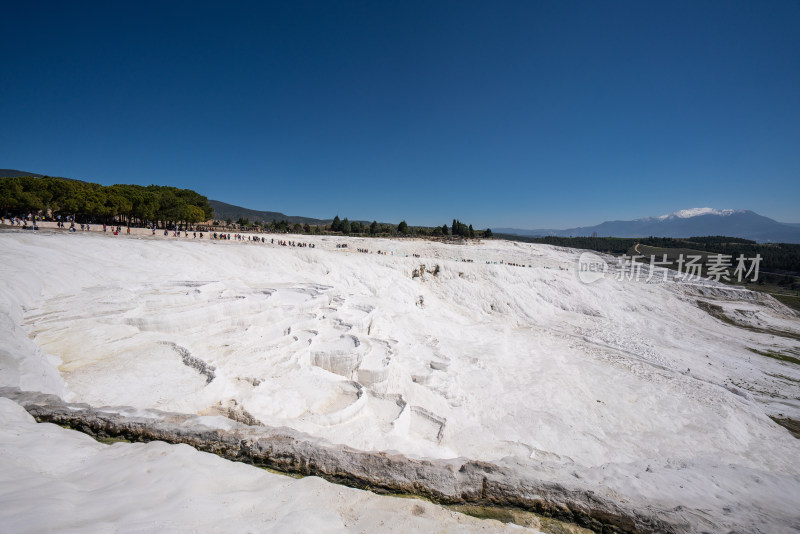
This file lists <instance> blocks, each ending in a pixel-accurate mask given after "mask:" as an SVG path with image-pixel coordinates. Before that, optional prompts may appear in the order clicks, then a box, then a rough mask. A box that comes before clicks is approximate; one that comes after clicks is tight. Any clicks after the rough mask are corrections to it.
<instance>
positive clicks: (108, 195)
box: [0, 176, 214, 226]
mask: <svg viewBox="0 0 800 534" xmlns="http://www.w3.org/2000/svg"><path fill="white" fill-rule="evenodd" d="M0 209H2V213H3V214H13V215H27V214H28V213H32V214H38V213H43V214H46V215H48V214H49V216H52V217H56V216H58V215H62V216H74V217H75V218H76V220H78V221H87V222H88V221H93V222H105V223H112V222H120V223H124V224H127V225H130V224H139V225H142V226H149V225H150V224H152V223H156V222H158V223H160V224H161V225H163V226H167V225H172V224H177V223H182V224H195V223H199V222H202V221H207V220H210V219H211V218H212V217H213V215H214V210H213V209H212V208H211V205H210V204H209V202H208V199H207V198H206V197H204V196H203V195H201V194H199V193H197V192H195V191H192V190H191V189H178V188H177V187H166V186H158V185H150V186H146V187H145V186H141V185H111V186H103V185H100V184H92V183H87V182H79V181H77V180H65V179H61V178H50V177H47V176H45V177H43V178H34V177H30V176H24V177H18V178H0Z"/></svg>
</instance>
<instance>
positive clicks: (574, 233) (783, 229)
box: [0, 169, 800, 243]
mask: <svg viewBox="0 0 800 534" xmlns="http://www.w3.org/2000/svg"><path fill="white" fill-rule="evenodd" d="M17 176H35V177H41V176H42V175H41V174H36V173H33V172H25V171H18V170H13V169H0V177H17ZM64 179H65V180H72V178H64ZM78 181H80V180H78ZM209 203H210V204H211V207H212V208H214V219H216V220H226V219H231V220H233V221H236V220H238V219H240V218H245V219H249V220H250V221H251V222H255V221H259V222H265V223H269V222H272V221H273V220H275V221H283V220H285V221H287V222H289V223H290V224H295V223H298V224H311V225H317V224H330V223H331V221H332V220H331V219H314V218H312V217H303V216H299V215H285V214H283V213H281V212H278V211H261V210H253V209H249V208H243V207H241V206H235V205H233V204H228V203H226V202H222V201H220V200H209ZM362 222H366V223H367V224H369V221H362ZM493 231H494V233H495V234H511V235H520V236H529V237H546V236H556V237H588V236H592V235H595V234H596V235H597V236H598V237H634V238H635V237H650V236H653V237H693V236H709V235H723V236H729V237H741V238H744V239H752V240H754V241H758V242H760V243H800V223H780V222H778V221H776V220H774V219H770V218H769V217H764V216H763V215H759V214H758V213H755V212H752V211H749V210H730V209H724V210H717V209H712V208H694V209H688V210H681V211H676V212H675V213H671V214H669V215H661V216H660V217H645V218H643V219H634V220H632V221H606V222H604V223H601V224H598V225H596V226H582V227H578V228H567V229H566V230H553V229H538V230H524V229H520V228H494V229H493Z"/></svg>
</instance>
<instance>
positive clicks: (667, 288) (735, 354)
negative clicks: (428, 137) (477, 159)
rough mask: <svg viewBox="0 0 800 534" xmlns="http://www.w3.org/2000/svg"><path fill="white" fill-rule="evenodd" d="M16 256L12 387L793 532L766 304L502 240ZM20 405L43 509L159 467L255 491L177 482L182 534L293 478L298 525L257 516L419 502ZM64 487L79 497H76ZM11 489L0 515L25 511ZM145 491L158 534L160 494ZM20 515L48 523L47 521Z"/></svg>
mask: <svg viewBox="0 0 800 534" xmlns="http://www.w3.org/2000/svg"><path fill="white" fill-rule="evenodd" d="M271 239H275V240H276V241H277V240H278V239H289V240H297V241H303V242H307V243H314V244H315V245H316V246H315V247H314V248H310V247H307V248H295V247H282V246H278V245H277V244H271V243H270V240H271ZM344 243H346V244H347V248H337V244H344ZM357 249H368V250H369V253H361V252H357ZM379 250H380V251H382V252H386V254H380V255H379V254H377V251H379ZM0 251H1V252H2V262H0V273H2V278H0V300H1V301H2V302H0V328H2V330H0V340H2V343H1V344H0V386H15V387H19V388H21V389H25V390H33V391H43V392H48V393H56V394H58V395H60V396H61V397H62V398H64V399H65V400H67V401H70V402H86V403H89V404H91V405H93V406H103V405H108V406H119V405H124V406H133V407H136V408H157V409H161V410H166V411H174V412H185V413H194V414H201V415H209V416H220V415H223V416H227V417H230V418H234V419H238V420H240V421H242V420H244V421H248V422H250V423H251V424H252V423H255V424H258V423H260V424H264V425H268V426H286V427H291V428H294V429H296V430H299V431H302V432H304V433H307V434H310V435H313V436H319V437H322V438H325V439H327V440H329V441H331V442H333V443H338V444H343V445H349V446H351V447H354V448H358V449H363V450H383V451H395V452H399V453H402V454H405V455H407V456H413V457H429V458H454V457H465V458H470V459H476V460H487V461H493V462H498V463H503V464H506V465H513V466H515V469H519V470H521V471H525V472H529V473H532V474H534V475H535V476H536V477H539V478H542V479H546V480H553V481H569V483H570V484H572V485H574V484H578V485H580V486H582V487H585V488H586V489H589V490H592V491H595V492H596V493H598V494H601V495H603V496H605V497H607V498H610V499H612V500H618V501H620V502H626V503H635V504H636V505H637V506H641V507H643V508H645V507H654V508H657V509H660V510H667V511H670V513H674V514H675V515H676V516H677V517H681V518H683V519H685V520H687V521H689V522H690V523H691V524H692V525H693V528H695V529H696V530H697V531H703V530H706V531H712V532H717V531H718V532H728V531H729V530H732V529H737V530H741V531H748V532H782V531H785V532H790V531H793V530H794V529H796V528H800V513H799V512H798V506H797V503H798V495H800V441H798V440H797V439H795V438H794V437H793V436H792V435H791V434H790V433H789V432H788V431H787V430H786V429H784V428H782V427H781V426H779V425H777V424H776V423H774V422H773V420H772V419H771V418H770V417H769V416H774V417H790V418H794V419H800V400H799V399H800V366H798V365H796V364H794V363H792V362H790V361H780V360H778V359H775V358H770V357H767V356H763V355H760V354H758V353H756V352H754V350H753V349H755V350H758V351H761V352H765V353H774V354H784V355H788V356H790V357H793V358H800V341H798V336H800V320H799V319H798V317H797V316H796V315H795V314H794V313H792V312H791V311H789V310H788V309H787V308H785V307H783V306H781V305H780V304H778V303H777V302H776V301H774V300H772V299H771V298H765V297H760V296H758V295H757V294H754V293H751V292H748V291H741V290H737V289H733V288H730V287H726V286H721V285H718V284H713V283H707V284H703V285H701V286H696V285H686V284H680V283H676V282H672V281H670V282H666V283H645V282H644V281H634V280H624V281H617V280H616V279H615V278H614V276H613V275H608V276H606V277H605V278H603V279H601V280H599V281H597V282H594V283H591V284H584V283H581V281H580V280H579V279H578V276H577V272H576V270H577V261H578V257H579V255H580V251H574V250H568V249H561V248H555V247H549V246H545V245H531V244H521V243H512V242H506V241H499V240H498V241H484V242H482V243H469V244H442V243H434V242H428V241H422V240H411V239H408V240H381V239H359V238H343V237H342V238H334V237H309V236H286V235H282V236H267V243H266V244H262V243H258V244H255V243H252V242H247V241H245V242H237V241H234V240H231V241H226V242H215V241H209V240H203V241H199V240H193V239H192V238H191V237H190V238H188V239H186V238H172V237H170V238H164V237H160V238H149V236H136V235H134V236H130V237H127V236H118V237H113V236H110V235H99V234H95V233H94V232H93V233H91V234H86V233H83V234H72V235H67V234H64V233H62V234H57V233H47V232H43V233H40V234H38V235H32V234H29V233H24V234H23V233H21V232H17V233H14V232H6V233H3V234H0ZM417 256H418V257H417ZM463 260H471V261H463ZM509 264H514V265H509ZM435 271H436V274H434V272H435ZM415 275H416V276H415ZM655 279H660V277H655ZM698 301H699V302H701V303H707V304H708V305H711V306H712V307H713V306H719V307H720V310H721V312H720V313H724V314H726V315H725V316H730V317H732V318H733V321H734V322H739V323H741V324H746V325H749V326H750V327H751V328H742V327H739V326H735V325H734V324H730V323H729V322H725V321H723V320H720V319H719V318H718V317H715V316H714V315H713V314H711V313H709V312H708V311H707V310H706V309H702V308H701V307H700V306H698ZM707 309H708V308H707ZM714 309H716V308H714ZM3 409H4V411H3V414H4V415H3V417H4V418H6V419H5V420H4V423H3V427H4V432H6V433H8V430H5V427H6V425H7V424H9V425H10V424H12V423H13V424H14V425H16V426H15V428H18V430H17V432H18V433H19V434H20V436H22V437H20V438H19V439H13V440H10V439H9V438H8V437H7V436H4V438H3V442H2V445H3V447H5V448H7V449H15V447H16V446H17V445H18V446H19V447H21V448H27V450H26V451H23V452H17V453H15V454H18V455H19V458H20V460H19V462H18V464H19V473H18V475H14V476H15V477H16V478H15V480H17V479H25V478H26V477H29V478H30V479H31V480H32V482H31V483H30V485H26V486H24V487H25V488H26V490H25V491H30V492H31V493H35V492H36V491H38V490H41V488H40V487H39V486H42V485H43V483H42V481H41V477H43V476H48V477H53V478H54V479H55V480H57V481H58V483H57V484H54V485H53V487H52V488H51V489H49V490H46V491H45V490H43V491H44V495H45V496H46V504H45V505H44V506H53V507H55V508H56V509H61V508H60V507H73V506H76V502H75V500H76V499H77V500H78V501H79V503H84V502H89V501H91V500H92V499H94V498H98V499H110V500H114V499H123V496H124V495H125V492H126V491H130V492H132V494H133V495H134V496H133V497H131V502H130V503H129V504H130V506H136V504H135V501H136V500H137V499H144V498H145V497H144V495H145V494H146V491H144V489H143V488H142V487H140V486H139V485H140V484H147V482H146V477H145V476H144V475H143V474H142V473H139V472H138V471H136V470H133V469H132V468H130V466H131V465H134V464H135V465H137V466H140V467H141V470H142V471H143V470H144V469H146V468H147V469H151V470H152V471H155V470H164V472H165V473H166V474H159V475H157V477H158V478H157V480H158V482H157V484H159V485H161V486H160V489H159V491H162V492H164V493H165V494H167V497H165V498H169V492H170V487H171V486H170V484H171V483H172V480H173V478H174V479H175V484H178V485H181V484H188V482H187V480H188V478H186V477H194V476H195V475H194V474H191V475H190V474H186V472H185V471H186V469H194V467H193V464H195V463H198V464H200V465H201V466H202V467H199V468H198V469H200V470H202V469H205V470H206V476H207V477H209V478H210V479H213V480H216V479H217V477H218V476H219V477H228V474H227V473H229V472H230V473H231V475H230V476H231V480H238V479H237V478H236V477H237V476H241V477H242V478H243V480H245V482H243V483H242V487H241V488H239V487H237V484H235V483H230V484H228V483H224V484H220V485H219V486H217V485H214V484H211V483H208V486H205V485H203V484H199V485H198V486H197V487H200V488H201V489H199V490H197V491H199V493H200V495H199V496H198V497H197V500H192V499H193V497H191V496H187V495H188V494H187V493H185V491H187V490H186V489H185V488H182V487H181V488H182V489H181V488H179V489H176V490H175V491H176V492H177V493H176V495H175V496H174V498H175V499H176V502H184V501H182V500H181V499H189V504H186V508H185V511H183V512H180V513H178V514H177V516H176V518H175V521H183V520H184V519H185V520H187V521H189V523H187V524H190V523H191V521H190V519H191V517H194V516H195V515H196V514H195V513H194V511H195V510H196V509H200V508H203V505H201V504H199V503H205V502H206V501H208V500H214V502H215V503H216V505H218V506H221V505H220V503H221V502H223V501H224V500H225V499H229V500H230V502H237V503H244V504H237V506H240V507H241V509H242V510H245V509H247V507H249V506H253V505H254V503H256V501H258V500H259V499H265V498H268V497H264V495H266V494H269V493H270V492H273V493H274V492H277V491H279V490H278V489H276V488H278V486H280V487H282V488H283V489H281V490H280V491H285V492H288V493H286V494H287V495H290V497H287V502H291V506H290V508H289V510H288V511H287V512H286V514H288V515H286V514H283V513H282V512H278V511H276V509H273V508H270V509H268V510H261V511H257V512H253V514H254V515H252V518H251V520H252V524H251V523H247V521H248V520H243V521H245V523H243V524H246V525H249V526H253V525H255V524H261V523H260V522H261V521H267V522H268V523H269V522H270V521H273V522H277V523H278V524H279V525H281V524H286V525H294V524H295V523H293V521H296V522H298V524H300V518H299V516H304V517H308V518H309V521H323V522H324V521H327V519H324V520H323V519H322V518H323V517H324V518H328V517H329V516H330V517H331V518H332V519H331V521H333V522H332V523H331V525H334V527H331V528H337V529H338V528H342V527H348V526H353V525H356V524H357V522H356V523H352V524H351V523H348V520H347V517H348V515H347V514H348V513H349V512H348V511H347V510H346V509H345V508H343V505H342V504H341V502H342V501H341V500H337V498H336V497H335V496H336V495H337V494H338V492H347V495H356V494H358V495H359V497H358V499H362V500H363V503H364V504H363V506H364V507H366V509H368V510H369V512H365V514H367V515H368V516H369V517H370V518H374V517H375V516H376V515H379V514H386V518H387V522H386V524H385V525H384V526H387V525H389V523H391V521H392V520H391V519H389V518H391V517H393V514H394V515H397V514H401V515H403V514H402V510H404V509H405V508H404V507H410V506H411V505H407V504H405V503H403V502H402V501H397V500H396V499H395V500H387V499H385V498H378V497H374V496H368V497H366V496H363V495H365V494H363V493H359V492H356V493H353V492H354V490H349V489H345V488H339V487H336V486H331V485H329V484H327V483H323V482H321V481H319V480H316V479H315V480H313V481H305V480H303V481H293V480H288V479H285V478H278V479H276V478H274V476H273V475H269V474H267V473H264V472H262V471H258V470H255V468H252V467H247V466H242V465H235V464H232V463H231V462H227V461H224V460H221V459H217V458H211V457H208V456H207V455H203V454H201V453H196V452H194V451H190V450H187V448H186V447H181V446H167V445H163V444H161V445H159V444H150V445H115V446H113V447H106V446H103V445H99V444H96V443H94V442H92V441H91V440H89V438H86V437H84V436H79V435H75V434H74V433H71V432H68V431H62V430H58V429H48V430H46V431H44V430H36V427H34V426H33V425H32V424H30V422H29V421H27V420H25V418H24V417H22V416H21V415H20V414H19V413H17V412H18V411H19V410H14V409H13V407H8V406H5V405H4V408H3ZM218 419H219V417H216V418H209V421H210V423H209V424H211V423H213V421H216V420H218ZM5 421H9V422H8V423H6V422H5ZM40 426H42V425H40ZM40 434H41V436H40ZM37 438H41V439H46V440H47V442H48V443H62V442H63V444H64V447H65V450H67V455H68V457H69V458H68V461H69V462H70V464H69V466H67V467H66V468H65V469H60V468H59V467H58V465H57V464H58V462H56V461H55V459H54V458H51V455H54V454H56V451H57V450H58V447H57V446H56V445H53V446H49V445H47V446H46V445H41V450H40V451H39V450H38V449H36V448H34V449H32V450H31V449H30V448H29V447H28V445H29V443H30V442H32V441H35V440H36V439H37ZM15 444H16V445H15ZM15 450H16V449H15ZM73 450H74V451H75V452H71V451H73ZM37 452H38V454H37ZM162 455H166V457H162ZM12 456H13V455H12ZM38 456H41V457H42V460H41V467H40V468H37V467H34V466H35V465H36V457H38ZM1 458H3V460H2V461H6V460H5V456H2V457H1ZM14 458H16V456H14ZM81 458H90V459H91V460H85V461H84V460H81ZM23 460H24V462H23ZM25 462H31V463H25ZM82 462H83V463H82ZM88 463H91V465H88ZM15 465H16V464H15ZM151 465H152V467H147V466H151ZM125 466H128V467H125ZM104 469H109V470H113V469H119V470H120V471H121V472H122V473H123V474H125V475H126V477H119V478H115V479H114V480H117V481H118V482H117V484H119V485H120V486H126V485H127V486H130V487H129V488H127V489H126V488H125V487H117V486H114V491H111V492H109V493H108V494H107V495H101V494H104V492H103V491H101V490H99V489H98V488H102V485H98V484H96V483H95V482H93V480H94V479H95V478H97V479H100V478H102V475H101V473H102V472H104V471H103V470H104ZM216 470H218V471H219V473H220V475H216V474H214V473H216ZM212 471H213V472H214V473H212ZM170 473H173V474H172V475H171V474H170ZM223 473H224V474H223ZM3 476H4V477H5V478H3V480H2V484H3V489H4V492H5V493H8V491H7V490H8V488H9V485H10V484H11V482H10V480H9V475H3ZM127 476H129V477H130V479H131V481H130V483H128V482H126V480H127ZM154 476H156V475H154ZM196 476H198V477H202V475H201V474H200V475H196ZM76 480H77V481H76ZM192 484H194V483H192ZM212 486H213V488H212ZM71 487H74V488H75V491H77V492H79V493H80V495H79V496H77V497H76V496H68V495H67V494H68V493H69V488H71ZM37 488H38V490H37ZM281 495H283V493H282V494H281ZM291 495H297V496H298V498H297V499H300V497H299V496H301V495H302V496H303V497H302V500H303V501H304V503H298V502H296V500H297V499H295V498H293V497H291ZM149 498H150V497H148V499H149ZM348 498H349V497H348ZM3 499H4V501H3V502H0V518H2V517H5V515H7V514H8V513H10V512H8V507H9V505H8V502H7V501H5V499H6V496H5V495H4V497H3ZM59 499H63V502H62V501H61V500H59ZM145 500H146V501H147V503H148V504H145V505H142V506H145V507H148V506H149V507H151V509H152V513H153V514H154V517H155V518H156V519H154V520H155V521H162V523H161V525H164V523H163V522H164V521H167V520H168V517H170V516H169V514H168V510H167V509H166V508H167V507H166V505H162V503H161V500H159V499H153V500H152V502H151V501H150V500H147V499H145ZM113 502H115V503H117V501H116V500H114V501H113ZM396 502H400V504H395V503H396ZM315 503H316V504H315ZM377 503H383V504H377ZM385 503H392V504H385ZM115 506H116V507H117V508H115V510H116V511H117V514H118V515H116V516H113V514H111V512H109V517H110V519H104V517H105V516H103V514H102V513H101V510H102V509H103V508H102V507H96V506H95V505H92V506H91V507H90V508H89V509H90V510H95V509H96V510H97V518H98V519H97V520H98V521H100V522H105V521H113V517H118V518H123V517H125V518H133V517H138V516H137V515H136V512H135V511H134V510H127V509H124V508H125V505H124V504H122V503H118V504H116V505H115ZM304 506H305V508H304ZM425 506H426V510H436V512H435V513H434V512H430V514H429V515H428V516H423V517H425V518H427V520H430V521H441V522H442V523H441V525H443V526H445V525H446V524H448V523H447V522H452V521H455V519H454V518H453V516H452V514H451V513H450V512H447V511H444V510H441V509H438V508H436V507H433V506H432V505H425ZM208 510H209V511H208V512H207V513H206V512H202V513H199V515H196V517H197V521H201V520H202V519H203V518H209V516H210V515H211V514H212V511H213V506H210V507H209V508H208ZM304 510H310V511H308V512H307V513H306V512H304ZM20 513H21V514H22V513H23V512H20ZM204 513H205V515H203V514H204ZM242 513H245V512H244V511H243V512H242ZM4 514H5V515H4ZM292 514H299V516H297V517H295V516H292ZM314 514H318V516H315V515H314ZM28 515H29V520H30V521H32V522H33V523H32V524H37V523H36V521H39V520H41V519H40V518H36V513H35V511H34V508H31V510H30V513H29V514H28ZM190 516H191V517H190ZM289 516H291V517H289ZM14 517H15V518H16V520H17V521H19V523H15V524H19V525H24V524H25V519H24V518H22V517H21V516H19V515H18V516H14ZM248 517H249V516H248ZM403 517H404V518H406V519H408V520H409V521H412V520H413V521H416V520H417V519H415V518H416V517H417V516H414V517H412V518H408V517H406V515H403ZM137 520H138V519H137ZM141 520H142V521H144V520H145V519H144V518H141ZM169 520H171V519H169ZM209 520H212V519H209ZM371 520H372V519H370V521H371ZM284 521H286V522H287V523H282V522H284ZM337 521H338V522H337ZM420 521H421V520H420ZM459 521H462V520H461V519H459ZM463 521H466V520H463ZM103 524H105V523H103ZM191 524H197V523H191ZM212 524H213V520H212ZM326 524H327V523H326ZM368 524H369V525H373V524H372V523H368ZM453 524H454V525H455V524H456V523H453ZM141 525H142V528H145V527H146V524H145V523H141ZM497 525H498V524H495V527H496V526H497ZM373 526H374V525H373ZM362 527H363V525H362V524H359V526H358V528H362ZM394 527H395V528H396V529H397V530H399V531H402V530H407V529H414V528H421V529H423V530H427V527H425V526H424V525H423V524H416V523H409V524H408V525H406V527H407V528H402V526H401V525H394ZM76 528H77V527H76ZM354 528H355V527H354ZM443 528H444V527H443ZM458 528H459V529H461V528H466V527H465V526H464V525H462V524H461V523H458ZM23 530H24V529H23ZM34 530H35V529H34ZM234 530H239V529H238V528H235V529H234ZM315 530H316V529H315ZM368 530H369V529H368ZM316 531H321V530H316Z"/></svg>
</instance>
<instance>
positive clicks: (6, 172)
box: [0, 169, 42, 178]
mask: <svg viewBox="0 0 800 534" xmlns="http://www.w3.org/2000/svg"><path fill="white" fill-rule="evenodd" d="M20 176H34V177H36V178H41V177H42V175H41V174H36V173H35V172H25V171H15V170H14V169H0V178H19V177H20Z"/></svg>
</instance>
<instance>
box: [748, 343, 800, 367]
mask: <svg viewBox="0 0 800 534" xmlns="http://www.w3.org/2000/svg"><path fill="white" fill-rule="evenodd" d="M748 348H749V349H750V352H755V353H756V354H760V355H761V356H766V357H767V358H772V359H774V360H779V361H782V362H787V363H793V364H795V365H800V359H798V358H795V357H794V356H788V355H786V354H783V353H780V352H775V351H771V350H767V351H763V350H757V349H753V348H750V347H748Z"/></svg>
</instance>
